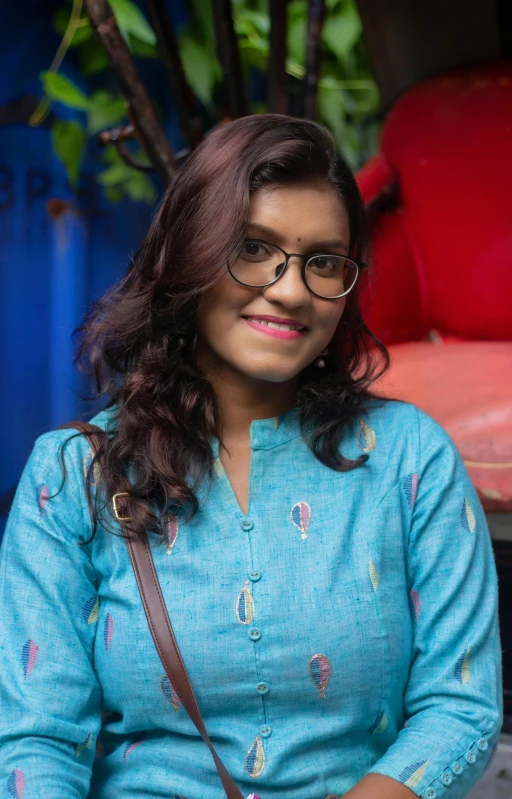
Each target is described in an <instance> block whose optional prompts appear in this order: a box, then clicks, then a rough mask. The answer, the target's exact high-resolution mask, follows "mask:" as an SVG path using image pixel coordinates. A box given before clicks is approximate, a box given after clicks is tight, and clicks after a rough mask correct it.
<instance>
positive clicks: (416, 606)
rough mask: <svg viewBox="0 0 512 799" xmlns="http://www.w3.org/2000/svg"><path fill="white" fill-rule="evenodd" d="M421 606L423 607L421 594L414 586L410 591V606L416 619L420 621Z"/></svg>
mask: <svg viewBox="0 0 512 799" xmlns="http://www.w3.org/2000/svg"><path fill="white" fill-rule="evenodd" d="M420 607H421V600H420V595H419V594H418V592H417V591H415V590H414V588H411V590H410V592H409V608H410V610H411V615H412V617H413V619H414V620H415V621H418V616H419V615H420Z"/></svg>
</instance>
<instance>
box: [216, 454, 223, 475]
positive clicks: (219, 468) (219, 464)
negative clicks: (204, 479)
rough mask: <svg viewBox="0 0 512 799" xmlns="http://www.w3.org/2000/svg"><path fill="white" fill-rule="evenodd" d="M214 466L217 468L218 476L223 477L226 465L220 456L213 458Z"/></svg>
mask: <svg viewBox="0 0 512 799" xmlns="http://www.w3.org/2000/svg"><path fill="white" fill-rule="evenodd" d="M213 468H214V469H215V474H216V475H217V477H222V475H223V474H224V467H223V465H222V461H221V459H220V458H214V459H213Z"/></svg>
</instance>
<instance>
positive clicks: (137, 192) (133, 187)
mask: <svg viewBox="0 0 512 799" xmlns="http://www.w3.org/2000/svg"><path fill="white" fill-rule="evenodd" d="M130 172H131V175H130V178H129V179H128V180H127V181H126V183H125V190H126V193H127V195H128V197H130V199H131V200H133V201H134V202H143V203H146V204H147V205H151V204H152V203H154V202H155V200H156V191H155V187H154V186H153V184H152V183H151V180H150V179H149V177H148V176H147V175H146V174H145V173H144V172H137V170H135V169H131V170H130Z"/></svg>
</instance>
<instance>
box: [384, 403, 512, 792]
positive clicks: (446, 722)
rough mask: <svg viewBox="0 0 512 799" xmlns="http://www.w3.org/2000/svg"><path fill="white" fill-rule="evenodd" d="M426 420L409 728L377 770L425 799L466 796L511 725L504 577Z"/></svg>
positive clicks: (416, 518)
mask: <svg viewBox="0 0 512 799" xmlns="http://www.w3.org/2000/svg"><path fill="white" fill-rule="evenodd" d="M417 415H418V420H419V434H418V440H419V453H420V454H419V463H418V473H417V475H414V476H413V478H412V480H411V486H410V488H411V490H410V494H411V504H412V503H414V507H413V512H412V518H411V527H410V531H409V542H408V555H407V572H408V591H409V592H410V593H409V597H410V607H411V617H412V623H413V625H414V631H413V644H412V652H411V666H410V670H409V675H408V681H407V686H406V689H405V692H404V698H403V704H404V714H405V718H406V722H405V726H404V727H403V729H402V730H401V731H400V733H399V734H398V737H397V739H396V740H395V742H394V743H393V744H392V745H391V746H390V747H389V749H388V750H387V752H386V753H385V754H384V755H383V757H382V758H380V759H379V760H378V761H377V763H376V764H375V765H374V766H373V767H372V769H370V771H372V772H377V773H379V774H384V775H386V776H388V777H392V778H394V779H396V780H398V781H399V782H401V783H403V784H404V785H406V786H407V787H408V788H410V790H411V791H412V792H413V793H414V794H416V795H417V796H420V797H423V799H436V797H438V799H439V798H440V797H446V799H462V798H463V797H465V796H467V794H468V792H469V791H470V790H471V788H472V787H473V786H474V785H475V783H476V782H477V781H478V779H479V778H480V777H481V776H482V774H483V772H484V771H485V769H486V767H487V765H488V763H489V761H490V757H491V755H492V753H493V749H494V748H495V747H496V745H497V741H498V737H499V733H500V729H501V725H502V722H503V698H502V696H503V695H502V662H501V642H500V630H499V621H498V584H497V574H496V567H495V562H494V555H493V550H492V545H491V540H490V536H489V532H488V529H487V524H486V520H485V515H484V512H483V509H482V506H481V504H480V501H479V499H478V496H477V494H476V491H475V489H474V488H473V485H472V483H471V480H470V478H469V475H468V473H467V470H466V468H465V466H464V464H463V461H462V459H461V457H460V455H459V454H458V451H457V449H456V448H455V445H454V444H453V442H452V440H451V439H450V437H449V436H448V435H447V434H446V433H445V432H444V430H443V429H442V428H441V427H440V426H439V425H438V424H437V423H436V422H434V420H432V419H431V418H430V417H428V416H427V415H426V414H423V413H422V412H421V411H417Z"/></svg>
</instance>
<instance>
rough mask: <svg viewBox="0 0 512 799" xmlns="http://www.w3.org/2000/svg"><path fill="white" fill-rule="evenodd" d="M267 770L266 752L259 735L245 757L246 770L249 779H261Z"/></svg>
mask: <svg viewBox="0 0 512 799" xmlns="http://www.w3.org/2000/svg"><path fill="white" fill-rule="evenodd" d="M264 768H265V750H264V749H263V744H262V742H261V738H260V736H259V735H257V736H256V740H255V741H254V743H253V744H252V746H251V747H250V749H249V751H248V752H247V755H246V757H245V770H246V771H247V773H248V775H249V777H259V776H260V774H261V773H262V772H263V769H264Z"/></svg>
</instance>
